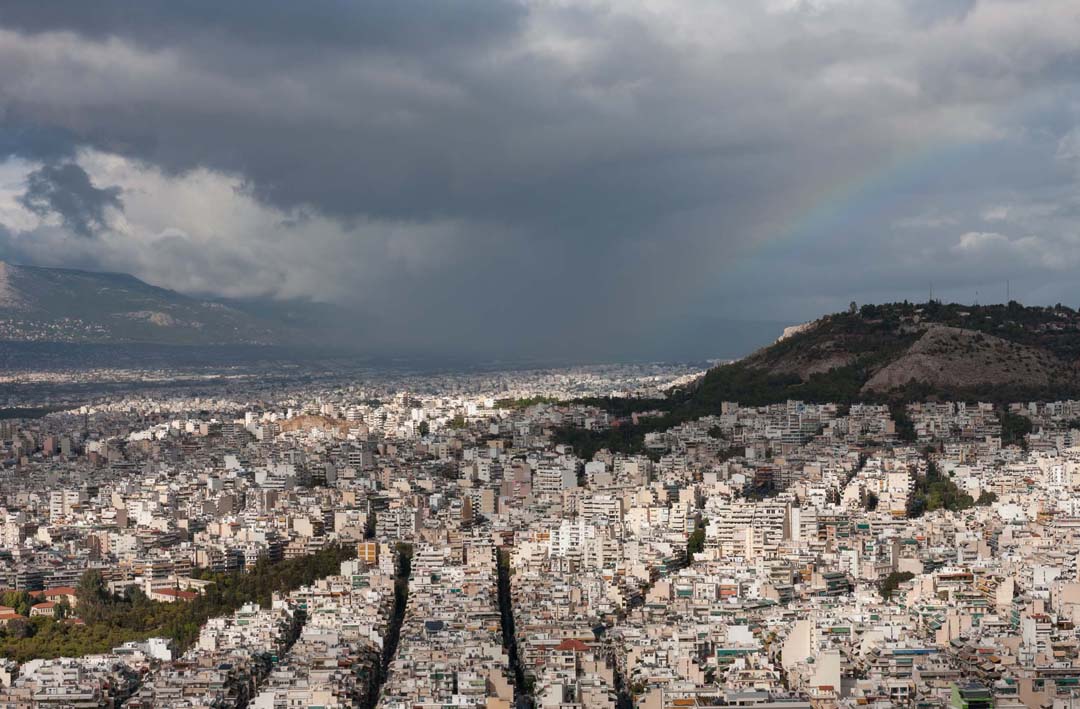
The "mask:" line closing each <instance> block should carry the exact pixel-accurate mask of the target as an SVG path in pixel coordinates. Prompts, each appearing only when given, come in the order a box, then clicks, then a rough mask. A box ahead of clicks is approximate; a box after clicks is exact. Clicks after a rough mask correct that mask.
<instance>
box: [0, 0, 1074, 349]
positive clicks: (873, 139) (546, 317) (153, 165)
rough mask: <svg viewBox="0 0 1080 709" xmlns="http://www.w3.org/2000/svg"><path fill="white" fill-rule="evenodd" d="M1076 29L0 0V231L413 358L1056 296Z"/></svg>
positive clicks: (715, 14) (1014, 8) (687, 345)
mask: <svg viewBox="0 0 1080 709" xmlns="http://www.w3.org/2000/svg"><path fill="white" fill-rule="evenodd" d="M1077 37H1080V5H1077V3H1076V2H1075V0H1026V1H1025V0H572V1H568V0H567V1H564V0H512V1H500V0H483V1H481V0H453V1H450V0H386V1H385V2H384V1H383V0H365V1H356V2H344V1H343V0H307V1H306V2H303V3H297V2H292V1H288V2H286V1H284V0H257V1H255V0H232V1H231V2H228V3H220V2H217V1H216V0H214V1H211V0H191V1H189V2H183V3H177V2H170V1H169V0H142V1H141V2H138V3H132V2H129V1H123V2H122V1H121V0H97V1H96V2H93V3H43V2H41V1H40V0H5V1H4V2H3V3H2V4H0V66H3V67H4V70H3V71H2V72H0V258H3V259H6V260H8V261H11V262H14V263H23V264H32V265H39V266H56V267H71V268H83V269H90V270H107V271H121V272H126V273H131V274H133V275H135V276H137V277H139V278H141V279H143V280H145V281H148V282H150V283H153V284H155V285H159V286H163V287H167V288H172V289H175V290H178V291H181V292H184V293H188V294H193V295H200V296H215V297H228V298H272V299H280V300H288V299H303V300H313V301H320V302H329V303H335V304H338V305H342V306H345V307H346V308H348V309H349V310H350V311H351V312H353V313H355V318H351V319H350V320H349V322H347V323H345V324H344V326H345V327H348V328H352V329H355V331H356V337H357V339H358V340H359V341H361V342H366V343H370V344H371V346H373V347H376V346H377V347H382V348H384V349H385V348H389V349H393V348H401V349H411V350H416V351H429V352H439V351H444V350H445V351H456V350H469V351H477V352H479V351H484V352H491V353H508V352H515V353H530V352H535V353H543V354H546V355H547V354H566V355H569V356H572V354H573V353H582V354H583V355H585V354H587V355H589V356H592V357H603V356H610V355H616V354H618V355H628V354H629V355H632V356H654V355H656V356H661V355H663V356H674V355H676V354H686V355H688V356H689V355H691V354H693V355H694V356H699V355H702V354H708V353H710V352H715V353H717V355H718V356H726V355H727V354H728V352H727V349H725V338H727V339H728V340H731V339H732V338H736V339H737V338H738V337H739V335H738V332H744V334H745V331H747V329H748V328H749V330H753V331H754V332H758V331H759V329H760V328H758V330H755V328H757V327H758V325H759V324H760V323H769V324H771V325H770V327H773V328H775V327H776V324H777V323H792V322H801V321H804V320H808V319H812V318H814V317H817V316H818V315H820V314H823V313H826V312H831V311H836V310H842V309H845V308H846V307H847V306H848V304H849V303H850V302H851V301H856V302H857V303H860V304H861V303H866V302H884V301H891V300H903V299H911V300H925V299H926V298H927V297H928V294H929V289H930V288H931V287H933V289H934V295H935V297H938V298H943V299H946V300H955V301H959V302H984V303H985V302H999V301H1002V300H1004V299H1005V293H1006V282H1007V283H1008V289H1009V293H1010V295H1011V296H1012V297H1013V298H1015V299H1018V300H1020V301H1022V302H1025V303H1028V304H1053V303H1057V302H1062V303H1065V304H1067V305H1071V306H1073V307H1076V306H1078V305H1080V279H1077V278H1076V277H1075V273H1076V271H1077V268H1078V267H1080V227H1078V224H1080V221H1078V220H1077V218H1076V217H1077V215H1078V213H1080V189H1078V187H1080V122H1078V118H1080V41H1077ZM758 336H760V335H758ZM728 349H730V348H728Z"/></svg>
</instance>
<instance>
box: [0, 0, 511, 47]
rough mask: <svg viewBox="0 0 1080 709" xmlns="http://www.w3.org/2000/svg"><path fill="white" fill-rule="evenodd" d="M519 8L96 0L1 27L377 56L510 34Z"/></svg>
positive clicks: (2, 16) (17, 0)
mask: <svg viewBox="0 0 1080 709" xmlns="http://www.w3.org/2000/svg"><path fill="white" fill-rule="evenodd" d="M523 14H524V6H523V5H522V4H520V3H518V2H514V1H512V0H507V1H502V0H498V1H496V2H491V1H490V0H455V2H445V1H444V0H396V2H342V0H307V1H306V2H303V3H296V2H290V1H289V0H235V1H234V2H228V3H222V2H217V1H216V0H189V1H186V2H172V1H171V0H144V1H142V2H137V3H131V2H126V1H125V0H99V1H98V2H93V3H82V2H74V3H66V2H37V1H35V0H10V1H6V2H4V4H3V6H0V24H2V25H3V26H6V27H10V28H13V29H17V30H19V31H21V32H29V33H39V32H56V31H69V32H75V33H78V34H80V35H83V36H85V37H90V38H94V39H104V38H108V37H124V38H126V39H132V40H134V41H136V42H138V43H140V44H145V45H149V46H160V45H162V44H173V43H178V44H185V43H188V42H191V41H193V40H197V39H198V38H199V37H200V36H209V37H211V38H214V39H216V40H217V41H232V42H243V43H252V44H257V45H266V46H269V47H271V48H273V49H275V50H281V49H283V48H284V49H288V48H289V47H292V46H295V45H301V46H309V47H312V48H315V49H317V50H319V51H325V50H327V49H345V50H350V51H354V50H358V49H360V50H377V49H380V48H385V47H389V48H393V49H395V50H400V49H402V48H411V49H421V50H424V51H430V50H431V49H432V48H434V47H445V46H469V45H475V44H476V43H483V42H484V41H485V40H486V39H487V38H489V37H490V36H491V35H492V34H493V33H501V32H505V31H507V30H508V29H511V28H513V27H514V26H515V25H516V24H517V23H518V22H519V21H520V19H521V18H522V16H523Z"/></svg>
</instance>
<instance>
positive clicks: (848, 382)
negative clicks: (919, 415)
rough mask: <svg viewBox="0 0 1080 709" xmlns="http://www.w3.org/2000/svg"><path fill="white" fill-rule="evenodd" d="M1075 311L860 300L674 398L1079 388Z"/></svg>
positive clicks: (907, 395)
mask: <svg viewBox="0 0 1080 709" xmlns="http://www.w3.org/2000/svg"><path fill="white" fill-rule="evenodd" d="M1078 365H1080V313H1078V312H1077V311H1075V310H1073V309H1071V308H1068V307H1065V306H1061V305H1058V306H1054V307H1046V308H1043V307H1024V306H1022V305H1020V304H1019V303H1015V302H1012V303H1009V304H1007V305H986V306H965V305H959V304H944V303H938V302H930V303H924V304H913V303H891V304H887V305H868V306H864V307H862V308H858V309H853V310H851V311H848V312H844V313H836V314H833V315H828V316H825V317H823V318H821V319H819V320H816V321H814V322H812V323H808V324H807V325H805V326H803V327H799V328H789V330H788V331H786V332H785V336H784V337H782V338H781V339H779V340H778V341H777V342H775V343H774V344H772V345H769V346H768V347H764V348H762V349H760V350H758V351H757V352H755V353H753V354H751V355H750V356H748V357H746V358H744V359H742V360H739V361H738V362H735V363H732V364H728V365H723V366H720V367H717V368H715V369H713V370H710V371H709V372H708V373H707V374H706V376H705V377H704V378H703V379H702V380H700V381H699V382H698V383H697V385H696V386H694V387H692V388H690V389H689V390H687V391H686V392H684V393H683V394H682V395H681V400H680V401H678V402H673V403H674V408H675V409H676V410H684V411H687V412H701V413H708V412H710V411H712V410H714V409H715V408H716V407H717V406H718V405H719V402H721V401H739V402H740V403H744V404H767V403H773V402H778V401H784V400H786V399H789V398H790V399H803V400H806V401H835V402H854V401H883V400H888V401H900V400H913V399H922V398H942V399H946V398H951V399H970V398H983V399H990V400H995V401H999V400H1000V401H1004V400H1013V401H1017V400H1024V399H1045V398H1061V397H1067V396H1073V395H1080V377H1078V371H1080V367H1078Z"/></svg>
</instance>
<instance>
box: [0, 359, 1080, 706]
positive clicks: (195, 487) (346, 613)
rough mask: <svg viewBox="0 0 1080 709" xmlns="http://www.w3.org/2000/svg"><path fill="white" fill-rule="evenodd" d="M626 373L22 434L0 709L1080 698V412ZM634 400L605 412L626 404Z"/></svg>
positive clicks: (69, 417)
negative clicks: (609, 438)
mask: <svg viewBox="0 0 1080 709" xmlns="http://www.w3.org/2000/svg"><path fill="white" fill-rule="evenodd" d="M699 374H700V372H693V371H688V370H687V368H685V367H665V366H662V365H650V366H643V365H639V366H614V365H613V366H607V367H593V368H575V369H567V370H528V371H511V372H498V373H490V374H485V375H475V374H474V375H468V376H466V375H453V374H433V375H411V376H408V377H397V378H390V379H391V381H390V383H380V382H377V381H372V382H363V383H347V382H341V383H339V384H336V385H328V386H326V387H325V388H320V389H317V390H313V389H308V388H306V387H303V386H297V387H295V388H293V389H292V390H289V391H286V390H279V391H278V393H277V398H274V399H269V398H267V396H266V392H260V391H258V389H257V388H255V389H252V391H251V393H250V395H249V396H248V398H243V397H239V396H236V397H232V398H213V397H204V396H192V395H184V394H181V393H174V394H172V395H170V396H161V397H154V396H143V395H132V396H112V397H107V398H102V399H101V400H100V401H97V402H95V403H92V404H86V405H82V406H79V407H75V408H71V409H68V410H63V411H55V412H52V413H48V414H46V415H43V416H41V417H39V418H11V419H7V420H4V421H3V422H2V423H0V439H2V440H3V454H2V455H3V461H2V462H3V468H2V472H0V560H2V561H3V563H2V564H0V588H3V589H6V590H4V591H3V592H2V593H0V628H2V629H0V656H2V657H6V658H8V659H6V660H2V661H0V706H3V707H29V706H65V707H66V706H87V707H89V706H99V707H116V706H128V707H243V706H251V707H259V708H266V709H272V708H276V707H313V706H320V707H345V706H372V707H386V708H396V709H405V708H407V707H445V706H454V707H458V706H462V707H464V706H482V707H511V706H515V707H529V706H533V707H550V708H552V709H555V708H558V709H568V708H572V707H582V708H584V707H612V708H615V707H630V706H634V707H648V708H649V709H670V708H673V707H684V706H685V707H736V706H738V707H744V706H756V707H791V708H792V709H795V708H798V707H839V706H872V707H885V706H908V705H910V706H925V707H935V706H937V707H944V706H970V707H975V706H991V705H993V706H998V707H1010V706H1016V707H1019V706H1051V705H1053V706H1059V705H1061V706H1065V705H1064V704H1062V702H1069V701H1072V699H1073V694H1074V692H1075V691H1076V687H1077V682H1078V681H1080V656H1078V653H1080V642H1078V641H1080V638H1078V636H1077V632H1076V629H1075V627H1076V614H1077V613H1080V577H1078V572H1080V568H1078V566H1077V558H1078V555H1080V538H1078V537H1077V532H1078V531H1080V497H1077V496H1076V495H1075V493H1074V492H1073V491H1074V489H1075V485H1076V476H1077V475H1078V474H1080V457H1078V456H1077V453H1076V450H1077V448H1076V446H1077V444H1078V443H1080V441H1078V440H1077V439H1078V437H1080V430H1078V429H1080V402H1075V401H1061V402H1053V403H1048V404H1027V403H1017V404H1013V405H1011V406H1008V407H997V406H994V405H991V404H978V403H963V402H955V403H952V402H937V403H915V404H911V405H908V406H906V407H904V408H902V409H900V410H899V411H898V410H897V408H896V407H895V406H894V407H890V406H888V405H884V404H883V405H872V404H851V405H835V404H821V405H815V404H807V403H803V402H799V401H788V402H786V403H782V404H775V405H770V406H761V407H748V406H740V405H739V404H738V403H737V402H728V403H725V404H724V405H723V407H722V410H721V411H720V412H719V413H718V415H712V416H706V417H703V418H700V419H696V420H693V421H688V422H686V423H683V424H680V425H678V426H676V427H674V428H671V429H669V430H663V431H655V432H649V433H647V434H645V435H644V437H643V440H642V446H641V449H640V450H639V451H632V452H624V451H610V450H607V449H600V450H598V451H597V452H596V453H595V454H593V455H592V456H591V458H590V459H584V458H582V457H579V456H578V455H577V454H576V452H575V450H574V449H572V448H571V447H569V446H568V445H566V444H565V443H563V442H562V441H564V440H566V439H567V437H568V434H569V433H570V432H571V431H573V430H586V431H594V432H602V431H604V430H606V429H610V428H612V427H619V426H627V425H633V423H634V421H635V420H641V419H644V418H646V417H647V416H648V414H647V413H641V414H636V413H635V414H631V415H630V416H628V417H624V418H620V417H618V416H616V415H614V414H612V413H610V412H609V411H608V410H606V408H605V407H602V406H599V405H596V404H593V403H590V402H592V401H593V399H591V398H588V397H606V398H605V399H599V401H616V400H619V399H623V400H625V399H631V398H638V399H641V400H643V401H651V400H654V399H657V398H660V397H663V396H664V394H665V393H666V392H668V391H670V390H671V389H672V388H673V387H685V386H688V385H689V386H692V385H693V382H694V381H695V377H696V376H698V375H699ZM607 408H610V407H607Z"/></svg>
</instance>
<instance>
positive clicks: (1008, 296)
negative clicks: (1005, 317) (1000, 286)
mask: <svg viewBox="0 0 1080 709" xmlns="http://www.w3.org/2000/svg"><path fill="white" fill-rule="evenodd" d="M1010 285H1011V284H1010V283H1009V280H1008V279H1005V304H1006V305H1008V304H1009V303H1011V302H1012V294H1011V293H1010V292H1009V291H1010V288H1009V286H1010Z"/></svg>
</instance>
